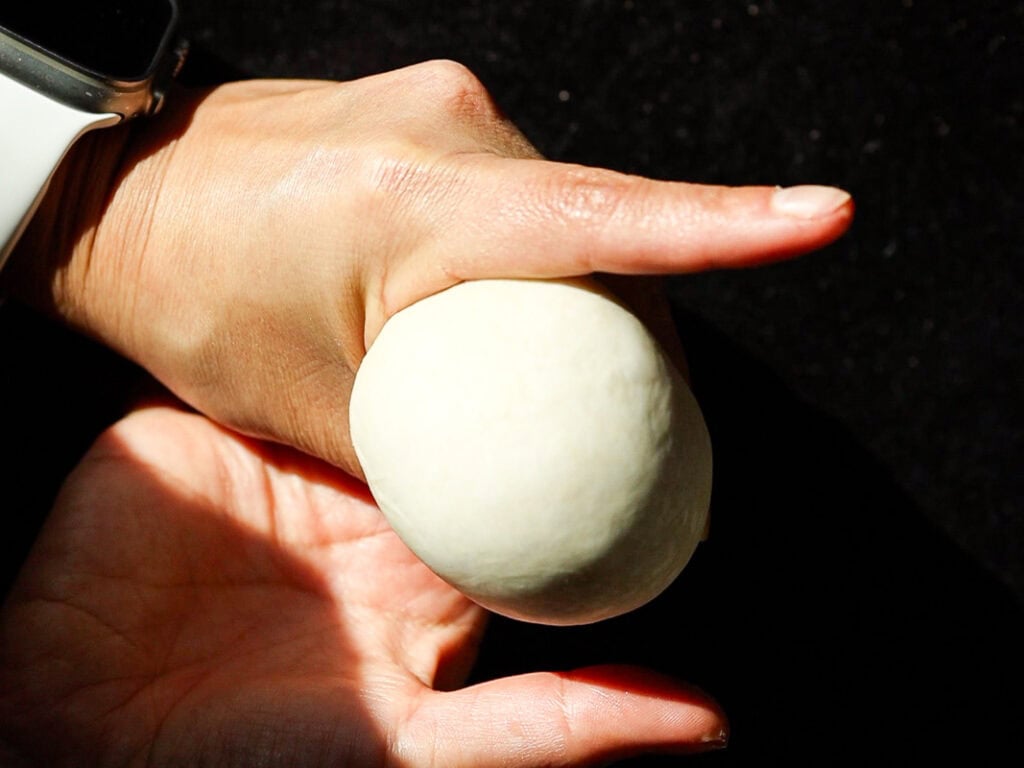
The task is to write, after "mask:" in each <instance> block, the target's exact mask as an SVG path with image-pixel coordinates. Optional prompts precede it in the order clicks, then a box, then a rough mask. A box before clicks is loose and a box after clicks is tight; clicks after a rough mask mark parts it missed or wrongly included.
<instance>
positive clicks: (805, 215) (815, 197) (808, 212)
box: [772, 184, 850, 220]
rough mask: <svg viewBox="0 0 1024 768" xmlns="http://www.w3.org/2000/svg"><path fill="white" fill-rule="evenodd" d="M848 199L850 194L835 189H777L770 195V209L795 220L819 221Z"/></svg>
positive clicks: (810, 185) (803, 187)
mask: <svg viewBox="0 0 1024 768" xmlns="http://www.w3.org/2000/svg"><path fill="white" fill-rule="evenodd" d="M849 199H850V194H849V193H848V192H845V191H843V190H841V189H836V188H835V187H821V186H817V185H814V184H806V185H803V186H799V187H785V188H783V187H779V188H778V189H776V190H775V194H774V195H772V209H773V210H775V212H776V213H781V214H783V215H784V216H792V217H793V218H795V219H807V220H810V219H820V218H823V217H825V216H828V215H829V214H830V213H834V212H835V211H836V210H838V209H839V208H840V207H841V206H843V205H845V204H846V203H847V202H848V201H849Z"/></svg>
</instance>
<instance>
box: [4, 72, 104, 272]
mask: <svg viewBox="0 0 1024 768" xmlns="http://www.w3.org/2000/svg"><path fill="white" fill-rule="evenodd" d="M120 120H121V116H120V115H113V114H94V113H90V112H83V111H81V110H78V109H74V108H73V107H69V106H67V105H65V104H61V103H60V102H57V101H54V100H53V99H50V98H48V97H46V96H44V95H43V94H41V93H39V92H37V91H34V90H32V89H31V88H29V87H27V86H25V85H22V84H21V83H19V82H18V81H16V80H12V79H11V78H9V77H6V76H5V75H3V74H0V267H3V264H4V262H5V261H6V260H7V257H8V256H9V255H10V253H11V251H12V250H13V249H14V244H15V242H17V240H18V238H19V237H20V236H21V233H22V232H23V231H24V229H25V226H26V225H27V224H28V221H29V219H30V218H31V217H32V214H33V213H34V212H35V209H36V206H38V205H39V201H40V200H41V199H42V197H43V193H44V192H46V187H47V185H48V184H49V183H50V177H51V176H52V175H53V172H54V170H56V168H57V166H58V165H59V164H60V161H61V160H62V159H63V158H64V155H65V153H66V152H67V151H68V149H69V148H70V147H71V145H72V144H74V143H75V140H77V139H78V137H79V136H81V135H82V134H83V133H85V132H86V131H88V130H91V129H93V128H99V127H102V126H107V125H113V124H114V123H117V122H119V121H120Z"/></svg>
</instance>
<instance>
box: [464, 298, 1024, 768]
mask: <svg viewBox="0 0 1024 768" xmlns="http://www.w3.org/2000/svg"><path fill="white" fill-rule="evenodd" d="M680 326H681V328H682V329H683V337H684V339H685V341H686V346H687V350H688V354H689V358H690V362H691V366H692V370H693V371H694V386H695V389H696V392H697V395H698V398H699V399H700V401H701V403H702V407H703V408H704V411H705V415H706V417H707V420H708V425H709V428H710V430H711V434H712V439H713V441H714V444H715V481H714V493H713V501H712V535H711V538H710V540H709V541H708V542H707V543H705V544H704V545H702V546H701V547H700V548H699V550H698V552H697V554H696V555H695V557H694V559H693V561H692V562H691V563H690V565H689V566H688V567H687V569H686V570H685V571H684V573H683V574H682V576H681V577H680V578H679V579H678V580H677V581H676V583H675V584H674V585H673V586H672V587H671V588H670V589H669V590H668V591H667V592H666V593H664V594H663V595H662V596H661V597H660V598H658V599H657V600H655V601H654V602H653V603H651V604H649V605H648V606H646V607H644V608H642V609H641V610H639V611H636V612H634V613H633V614H630V615H627V616H624V617H621V618H619V619H615V620H612V621H608V622H605V623H603V624H597V625H591V626H586V627H577V628H548V627H539V626H532V625H526V624H520V623H516V622H512V621H507V620H504V619H495V620H494V622H493V624H492V626H491V628H490V634H489V635H488V636H487V638H486V640H485V642H484V647H483V651H482V655H481V658H480V663H479V665H478V668H477V672H476V675H477V679H483V678H489V677H493V676H498V675H505V674H512V673H516V672H522V671H527V670H534V669H546V668H556V669H557V668H569V667H575V666H581V665H586V664H596V663H607V662H622V663H635V664H643V665H649V666H652V667H654V668H655V669H657V670H659V671H662V672H667V673H669V674H672V675H675V676H678V677H681V678H683V679H686V680H689V681H691V682H693V683H695V684H697V685H699V686H701V687H702V688H704V689H705V690H707V691H708V692H709V693H711V694H712V695H713V696H715V697H716V698H717V699H718V700H719V701H720V702H721V704H722V705H723V706H724V708H725V710H726V712H727V713H728V715H729V717H730V720H731V724H732V739H731V743H730V747H729V749H728V750H727V751H725V752H723V753H718V754H711V755H704V756H700V757H696V758H686V759H685V760H684V759H681V758H666V757H651V758H644V759H638V760H635V761H628V762H625V763H622V764H623V765H637V766H639V765H667V764H673V765H674V764H677V762H678V763H683V762H685V764H692V763H696V764H702V765H703V764H707V765H740V764H741V765H759V766H760V765H776V764H784V765H799V764H817V765H836V764H846V763H856V764H863V765H886V764H900V765H914V764H921V763H920V762H918V761H919V760H921V759H924V758H926V757H939V756H947V757H948V756H949V755H951V754H962V755H964V756H968V757H969V760H968V762H966V763H965V764H969V765H983V764H988V763H987V762H985V760H986V759H992V760H996V758H998V760H997V762H996V764H999V765H1016V764H1021V763H1020V762H1019V760H1020V759H1021V758H1024V748H1022V745H1021V740H1020V735H1019V728H1020V723H1021V722H1024V666H1022V662H1021V653H1022V649H1024V614H1022V611H1021V609H1020V607H1019V605H1018V604H1017V603H1016V601H1015V599H1014V597H1013V595H1012V593H1011V592H1010V591H1009V590H1008V589H1007V588H1006V587H1004V586H1003V585H1002V584H1001V583H999V582H997V581H996V580H995V579H994V578H992V577H991V576H990V575H988V574H987V573H986V572H984V571H982V570H981V569H980V567H978V566H977V565H976V564H975V563H973V562H972V561H971V560H970V559H969V558H968V557H967V556H966V555H964V554H963V553H962V551H961V550H960V549H959V548H958V547H956V546H955V545H954V544H952V543H951V542H950V541H949V540H948V539H947V538H945V537H944V536H943V535H942V534H940V533H939V532H938V531H937V529H935V528H934V526H933V525H932V524H931V523H929V522H928V521H927V520H926V519H925V518H924V517H923V515H921V514H920V513H919V512H918V510H916V509H915V508H913V506H912V505H911V504H910V502H909V501H908V500H907V498H906V497H905V495H904V494H903V493H902V492H901V491H900V490H899V489H898V488H897V487H896V485H895V484H894V483H893V482H892V481H891V480H890V478H888V477H887V476H886V474H885V473H884V472H883V470H882V469H881V468H880V467H879V466H878V465H876V464H875V463H874V461H873V460H872V458H871V457H870V456H869V455H867V454H866V453H865V451H863V450H862V449H861V448H860V447H858V446H857V445H856V444H855V443H854V442H853V441H852V440H851V439H850V437H849V436H848V435H847V434H845V433H844V432H843V430H842V429H841V428H840V427H839V426H837V425H836V424H835V423H833V422H831V421H829V420H827V419H825V418H824V417H822V416H820V415H819V414H817V413H815V412H814V411H812V410H810V409H809V408H807V407H806V406H804V405H803V404H801V403H800V402H798V401H797V400H795V399H794V398H793V396H792V395H791V394H789V393H788V392H787V391H786V390H785V389H784V388H783V387H782V386H781V385H780V384H779V382H778V381H777V380H776V379H775V378H774V377H773V375H772V374H770V373H769V372H768V371H767V370H766V369H764V368H763V367H761V366H760V365H759V364H757V363H755V362H753V361H752V360H750V359H749V358H748V357H744V356H743V355H742V354H741V353H739V352H738V351H737V349H736V348H735V347H733V346H731V345H730V343H729V342H728V341H727V340H726V339H725V338H724V337H722V336H721V335H720V334H719V333H718V332H716V331H714V330H713V329H712V328H710V327H707V326H705V325H702V324H700V323H699V322H698V321H697V320H695V319H693V318H681V322H680Z"/></svg>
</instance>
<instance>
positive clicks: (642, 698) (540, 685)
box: [395, 666, 726, 768]
mask: <svg viewBox="0 0 1024 768" xmlns="http://www.w3.org/2000/svg"><path fill="white" fill-rule="evenodd" d="M725 739H726V724H725V718H724V716H723V714H722V712H721V710H719V708H718V707H717V706H716V705H715V704H714V703H713V702H712V701H710V700H709V699H708V698H707V697H706V696H704V695H702V694H699V693H698V692H696V691H695V690H693V689H691V688H687V687H684V686H682V685H680V684H679V683H676V682H673V681H670V680H668V679H666V678H664V677H662V676H660V675H656V674H655V673H652V672H649V671H647V670H642V669H638V668H632V667H609V666H606V667H592V668H588V669H582V670H577V671H575V672H565V673H536V674H530V675H522V676H519V677H511V678H504V679H501V680H494V681H491V682H487V683H482V684H480V685H476V686H472V687H470V688H465V689H463V690H461V691H456V692H453V693H431V694H428V695H427V698H425V699H424V701H423V704H422V705H421V706H420V707H419V708H417V709H416V710H415V714H414V716H413V717H412V718H411V719H410V721H408V722H407V723H406V725H405V727H404V728H402V730H401V733H400V735H399V737H398V739H397V740H396V741H395V748H396V751H397V752H399V753H400V754H398V755H396V756H397V757H400V758H409V759H411V760H412V761H413V762H417V761H421V762H423V763H424V764H429V765H445V766H450V768H461V767H463V766H465V768H487V766H503V767H505V768H529V767H532V766H540V765H589V764H592V763H594V762H605V761H608V760H613V759H619V758H623V757H627V756H630V755H637V754H642V753H644V752H695V751H703V750H707V749H712V748H715V747H721V746H724V744H725ZM428 745H429V748H430V749H431V750H432V754H428V755H423V754H422V753H418V750H420V749H423V748H424V747H428Z"/></svg>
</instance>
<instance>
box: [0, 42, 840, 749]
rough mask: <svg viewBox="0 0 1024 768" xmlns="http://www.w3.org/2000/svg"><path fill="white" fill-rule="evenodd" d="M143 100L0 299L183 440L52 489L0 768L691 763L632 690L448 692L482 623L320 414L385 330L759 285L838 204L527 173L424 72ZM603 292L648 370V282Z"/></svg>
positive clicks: (496, 123) (169, 435)
mask: <svg viewBox="0 0 1024 768" xmlns="http://www.w3.org/2000/svg"><path fill="white" fill-rule="evenodd" d="M171 101H172V104H174V109H173V110H168V111H167V112H166V113H165V114H163V115H161V116H160V117H159V118H157V119H155V120H153V121H150V122H148V123H145V124H142V125H139V126H137V127H136V128H134V129H133V130H131V131H126V130H125V131H123V130H115V131H104V132H102V133H98V134H96V135H95V136H92V137H88V138H87V139H86V140H85V141H83V142H82V143H81V144H80V145H79V146H78V147H77V148H76V150H74V152H73V154H72V155H70V156H69V158H68V159H67V162H66V163H65V164H64V165H63V166H62V168H61V171H60V172H59V173H58V175H57V177H56V178H55V179H54V183H53V185H52V187H51V190H50V193H49V194H48V196H47V198H46V199H45V200H44V203H43V206H42V207H41V209H40V211H39V213H38V214H37V216H36V217H35V218H34V220H33V224H32V226H31V227H30V229H29V231H28V232H27V233H26V236H25V237H24V239H23V240H22V242H21V244H20V245H19V248H18V250H17V252H16V253H15V256H14V257H13V258H12V260H11V262H10V264H9V266H8V268H7V269H5V272H4V275H3V279H4V281H5V285H4V288H5V289H6V290H8V291H9V292H11V293H12V294H13V295H15V296H17V297H20V298H21V299H23V300H26V301H28V302H31V303H33V304H34V305H36V306H37V307H39V308H41V309H42V310H44V311H48V312H50V313H53V314H54V315H56V316H57V317H59V318H61V319H62V320H63V321H65V322H67V323H68V324H70V325H71V326H73V327H76V328H78V329H80V330H82V331H83V332H84V333H87V334H89V335H92V336H94V337H96V338H98V339H100V340H102V341H103V342H104V343H106V344H108V345H110V346H111V347H113V348H114V349H116V350H118V351H120V352H121V353H123V354H124V355H126V356H128V357H130V358H131V359H133V360H135V361H137V362H139V363H140V364H141V365H143V366H144V367H145V368H146V369H148V370H149V371H150V372H151V373H152V374H153V375H154V376H155V377H156V378H157V379H159V380H160V381H161V382H162V383H163V384H164V385H165V386H166V387H167V388H168V390H170V392H172V393H174V395H175V396H176V397H177V398H180V399H181V401H183V403H184V404H187V405H188V406H190V407H191V408H194V409H195V410H197V411H199V412H200V413H201V414H204V415H199V414H197V413H192V412H187V411H186V409H185V407H184V405H182V404H177V405H173V404H172V405H161V406H152V407H147V408H142V409H140V410H139V411H137V412H136V413H134V414H132V415H130V416H129V417H128V418H127V419H126V420H124V421H123V422H121V423H119V424H117V425H116V426H115V427H113V428H112V429H111V430H110V431H109V432H107V433H106V434H105V435H104V436H103V437H102V438H100V440H99V441H98V442H97V443H96V445H95V447H94V448H93V449H92V450H91V451H90V452H89V454H88V455H87V456H86V457H85V458H84V460H83V462H82V463H81V465H80V466H79V467H78V468H77V469H76V471H75V472H74V473H73V475H72V476H71V477H70V478H69V479H68V481H67V483H66V485H65V487H64V489H63V491H62V493H61V495H60V497H59V499H58V501H57V503H56V506H55V508H54V510H53V512H52V514H51V516H50V518H49V520H48V522H47V524H46V526H45V528H44V530H43V532H42V533H41V535H40V537H39V539H38V541H37V542H36V544H35V547H34V549H33V551H32V554H31V555H30V557H29V560H28V562H27V563H26V564H25V566H24V568H23V570H22V572H21V574H20V576H19V580H18V582H17V584H16V586H15V587H14V589H13V591H12V592H11V593H10V595H9V596H8V598H7V600H6V602H5V604H4V606H3V609H2V613H0V758H4V760H3V762H5V763H8V762H10V763H15V764H17V761H19V760H24V762H25V763H27V764H43V765H72V764H73V765H81V764H83V763H85V764H90V765H126V764H127V765H179V764H180V765H204V764H216V765H239V766H242V765H246V766H248V765H374V766H380V765H387V766H432V765H433V766H446V767H448V766H452V767H455V768H457V767H458V766H473V767H475V768H486V766H490V765H494V766H498V765H500V766H549V765H589V764H594V763H600V762H606V761H608V760H611V759H615V758H618V757H622V756H625V755H630V754H636V753H639V752H643V751H647V750H652V749H654V750H667V751H676V752H687V751H694V750H699V749H705V748H709V747H711V746H716V745H717V746H720V745H721V744H723V743H724V738H725V728H726V725H725V720H724V716H723V715H722V713H721V712H720V710H719V709H718V708H717V706H716V705H715V704H714V703H713V702H711V701H710V700H709V699H708V698H707V697H706V696H705V695H703V694H700V693H698V692H696V691H693V690H691V689H689V688H687V687H685V686H683V685H681V684H678V683H675V682H672V681H669V680H665V679H663V678H661V677H659V676H658V675H656V674H654V673H652V672H650V671H646V670H640V669H623V668H608V667H605V668H591V669H585V670H576V671H572V672H565V673H558V674H554V673H536V674H531V675H524V676H519V677H512V678H507V679H503V680H496V681H492V682H488V683H484V684H480V685H476V686H472V687H468V688H462V687H460V686H461V685H462V683H463V681H464V679H465V677H466V674H467V671H468V669H469V668H470V665H471V664H472V660H473V657H474V651H475V648H476V644H477V642H478V641H479V638H480V634H481V632H482V628H483V624H484V616H485V614H484V612H483V611H482V610H481V609H480V608H478V607H476V606H475V605H473V604H472V603H470V602H469V601H467V600H466V599H465V598H464V597H462V596H461V595H459V594H458V593H457V592H455V591H454V590H452V589H451V588H450V587H448V586H447V585H445V584H444V583H443V582H441V581H439V580H438V579H437V578H436V577H434V576H433V575H432V574H431V573H430V572H429V571H428V570H427V569H426V568H425V567H424V566H422V564H420V563H419V562H418V561H417V560H416V559H415V558H414V557H413V556H412V555H411V554H410V553H409V552H408V550H407V549H406V548H405V547H404V545H402V544H401V542H400V541H398V539H397V538H396V537H395V535H394V534H393V533H392V532H391V530H390V529H389V528H388V527H387V526H386V524H385V523H384V522H383V520H382V518H381V516H380V514H379V511H378V510H377V509H376V507H375V506H374V504H373V503H372V499H371V498H370V497H369V495H368V494H367V491H366V489H365V486H363V485H362V484H361V483H360V482H358V481H357V480H356V479H354V478H359V477H360V476H361V472H360V468H359V466H358V463H357V462H356V460H355V457H354V453H353V451H352V446H351V442H350V439H349V436H348V430H347V421H348V419H347V404H348V399H349V394H350V392H351V386H352V381H353V377H354V375H355V372H356V370H357V369H358V366H359V363H360V360H361V359H362V357H363V355H364V354H365V350H366V349H367V348H368V346H369V345H370V344H371V343H372V342H373V339H374V338H375V336H376V334H377V333H378V332H379V330H380V328H381V327H382V325H383V323H384V322H385V321H386V320H387V318H388V317H390V316H391V315H392V314H394V313H395V312H397V311H398V310H400V309H402V308H403V307H405V306H408V305H409V304H411V303H412V302H414V301H416V300H418V299H420V298H422V297H425V296H427V295H430V294H432V293H435V292H437V291H440V290H442V289H444V288H446V287H448V286H450V285H453V284H455V283H457V282H459V281H460V280H467V279H474V278H484V277H560V276H574V275H584V274H589V273H592V272H600V273H615V274H616V275H626V276H629V275H658V274H668V273H682V272H692V271H696V270H702V269H710V268H719V267H742V266H750V265H754V264H760V263H765V262H767V261H771V260H775V259H781V258H785V257H788V256H792V255H796V254H799V253H803V252H806V251H809V250H813V249H814V248H817V247H820V246H822V245H825V244H826V243H828V242H830V241H832V240H833V239H835V238H836V237H838V236H839V235H840V234H842V232H843V231H844V230H845V229H846V227H847V226H848V224H849V222H850V220H851V217H852V213H853V206H852V203H851V202H850V199H849V196H848V195H845V194H843V193H841V192H839V191H837V190H831V192H830V191H828V190H819V191H818V193H817V194H816V195H813V197H815V198H816V199H817V200H818V202H819V203H820V205H818V206H817V207H816V208H814V209H813V210H812V209H811V208H809V207H808V205H806V202H807V195H806V194H801V195H798V196H797V197H798V198H799V199H800V200H803V202H804V204H802V205H800V206H797V208H796V210H794V209H793V208H792V206H790V207H788V208H787V207H786V206H784V205H782V202H783V201H784V200H785V195H783V196H781V197H780V196H779V194H778V193H777V191H776V190H775V189H774V188H772V187H745V188H723V187H706V186H697V185H691V184H685V183H665V182H654V181H649V180H646V179H642V178H637V177H631V176H624V175H621V174H616V173H613V172H610V171H604V170H598V169H589V168H581V167H578V166H570V165H561V164H556V163H551V162H548V161H546V160H543V159H542V158H540V157H539V156H538V155H537V153H536V151H535V150H534V149H533V148H532V147H531V146H530V145H529V144H528V143H527V142H526V141H525V140H524V139H523V137H522V136H521V135H520V134H519V132H518V131H516V130H515V128H514V127H513V126H511V125H510V124H509V123H508V122H507V121H506V120H505V119H504V118H503V117H502V116H501V115H500V114H498V113H497V111H496V110H495V108H494V106H493V104H492V102H491V100H490V98H489V97H488V95H487V93H486V92H485V91H484V89H483V88H482V87H481V86H480V84H479V83H478V82H477V80H476V79H475V78H474V77H473V76H472V75H471V74H470V73H469V72H467V71H466V70H465V69H464V68H462V67H460V66H459V65H456V64H452V63H450V62H432V63H428V64H424V65H419V66H416V67H411V68H408V69H404V70H399V71H396V72H391V73H387V74H383V75H379V76H375V77H370V78H366V79H364V80H359V81H354V82H350V83H329V82H310V81H301V82H297V81H252V82H244V83H237V84H232V85H227V86H223V87H220V88H217V89H214V90H212V91H206V92H195V93H184V92H183V93H179V94H177V95H176V96H175V98H173V99H172V100H171ZM68 201H74V204H69V203H68ZM789 202H791V203H792V202H793V198H792V195H790V196H789ZM609 279H610V280H611V282H612V284H613V285H614V288H615V290H616V291H618V292H619V293H620V294H621V295H624V296H626V297H627V300H628V301H629V302H630V303H631V304H632V305H633V306H634V307H636V308H637V311H638V312H639V313H640V314H641V316H642V317H644V319H646V320H648V321H649V322H650V324H651V325H652V326H653V327H654V329H655V332H656V333H658V334H660V335H661V337H662V338H663V340H665V341H666V343H669V344H675V343H676V342H675V341H674V338H673V335H672V331H671V325H670V323H669V322H668V319H667V316H666V315H665V307H664V303H663V302H661V301H660V299H659V298H658V296H659V295H658V292H657V289H656V287H654V284H653V283H652V282H651V281H649V280H643V281H637V280H632V279H628V280H627V279H625V278H621V277H614V278H609ZM257 438H258V439H257Z"/></svg>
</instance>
